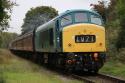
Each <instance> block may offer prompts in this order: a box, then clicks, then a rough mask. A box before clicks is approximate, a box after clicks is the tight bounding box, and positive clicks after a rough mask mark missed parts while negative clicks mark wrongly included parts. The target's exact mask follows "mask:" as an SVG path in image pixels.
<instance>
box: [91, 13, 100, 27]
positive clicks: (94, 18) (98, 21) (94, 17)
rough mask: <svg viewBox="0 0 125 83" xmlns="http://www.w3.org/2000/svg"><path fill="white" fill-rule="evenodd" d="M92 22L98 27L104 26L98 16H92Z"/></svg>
mask: <svg viewBox="0 0 125 83" xmlns="http://www.w3.org/2000/svg"><path fill="white" fill-rule="evenodd" d="M91 22H92V23H95V24H98V25H102V21H101V18H100V17H99V16H97V15H93V14H92V15H91Z"/></svg>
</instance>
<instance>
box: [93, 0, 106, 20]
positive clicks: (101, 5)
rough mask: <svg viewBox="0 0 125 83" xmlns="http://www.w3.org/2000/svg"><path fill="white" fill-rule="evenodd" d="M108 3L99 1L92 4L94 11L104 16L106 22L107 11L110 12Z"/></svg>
mask: <svg viewBox="0 0 125 83" xmlns="http://www.w3.org/2000/svg"><path fill="white" fill-rule="evenodd" d="M106 4H107V2H106V1H98V4H91V6H92V9H93V10H94V11H97V12H98V13H99V14H100V15H101V16H102V18H103V20H104V21H105V22H106V19H107V13H108V8H107V6H106Z"/></svg>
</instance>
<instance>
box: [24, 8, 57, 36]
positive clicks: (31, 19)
mask: <svg viewBox="0 0 125 83" xmlns="http://www.w3.org/2000/svg"><path fill="white" fill-rule="evenodd" d="M57 15H58V12H57V11H56V10H55V9H54V8H52V7H48V6H40V7H36V8H31V9H30V10H29V11H28V12H27V13H26V15H25V19H24V24H23V25H22V34H24V33H26V32H28V31H32V30H33V29H34V28H37V27H38V26H40V25H42V24H44V23H45V22H47V21H49V20H51V19H52V18H54V17H55V16H57Z"/></svg>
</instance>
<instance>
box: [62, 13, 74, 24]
mask: <svg viewBox="0 0 125 83" xmlns="http://www.w3.org/2000/svg"><path fill="white" fill-rule="evenodd" d="M71 23H72V16H71V15H66V16H64V17H62V19H61V26H65V25H68V24H71Z"/></svg>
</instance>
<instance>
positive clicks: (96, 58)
mask: <svg viewBox="0 0 125 83" xmlns="http://www.w3.org/2000/svg"><path fill="white" fill-rule="evenodd" d="M93 57H94V59H95V61H97V60H98V53H94V56H93Z"/></svg>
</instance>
